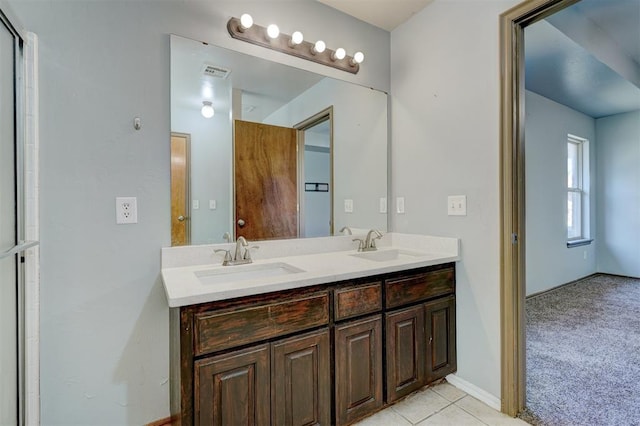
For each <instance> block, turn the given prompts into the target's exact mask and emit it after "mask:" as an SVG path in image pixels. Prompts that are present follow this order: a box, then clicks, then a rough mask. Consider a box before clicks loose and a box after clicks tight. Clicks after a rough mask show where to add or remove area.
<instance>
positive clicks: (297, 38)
mask: <svg viewBox="0 0 640 426" xmlns="http://www.w3.org/2000/svg"><path fill="white" fill-rule="evenodd" d="M302 40H304V37H303V36H302V33H301V32H300V31H294V33H293V34H291V43H292V44H294V45H296V44H300V43H302Z"/></svg>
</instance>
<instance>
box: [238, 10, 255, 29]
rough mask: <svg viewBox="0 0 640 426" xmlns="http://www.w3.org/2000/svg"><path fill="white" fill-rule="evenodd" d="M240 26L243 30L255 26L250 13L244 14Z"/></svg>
mask: <svg viewBox="0 0 640 426" xmlns="http://www.w3.org/2000/svg"><path fill="white" fill-rule="evenodd" d="M240 25H241V27H242V30H248V29H249V28H251V27H252V26H253V18H252V17H251V15H249V14H248V13H243V14H242V16H241V17H240Z"/></svg>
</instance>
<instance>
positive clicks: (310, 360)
mask: <svg viewBox="0 0 640 426" xmlns="http://www.w3.org/2000/svg"><path fill="white" fill-rule="evenodd" d="M329 351H330V346H329V331H328V330H327V329H323V330H320V331H318V332H314V333H311V334H306V335H304V336H296V337H291V338H289V339H285V340H282V341H280V342H275V343H274V344H273V346H272V350H271V365H272V370H271V389H272V391H271V399H272V402H273V403H272V407H271V410H272V418H273V422H272V424H274V425H287V426H301V425H329V424H331V367H330V352H329Z"/></svg>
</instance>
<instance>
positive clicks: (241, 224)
mask: <svg viewBox="0 0 640 426" xmlns="http://www.w3.org/2000/svg"><path fill="white" fill-rule="evenodd" d="M245 223H246V222H245V221H244V220H242V219H238V226H239V227H240V228H242V227H243V226H244V225H245Z"/></svg>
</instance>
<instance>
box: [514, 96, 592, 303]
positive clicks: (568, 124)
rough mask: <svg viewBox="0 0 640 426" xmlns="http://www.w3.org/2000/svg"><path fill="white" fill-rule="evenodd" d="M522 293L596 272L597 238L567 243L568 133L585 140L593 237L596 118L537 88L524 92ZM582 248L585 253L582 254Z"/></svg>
mask: <svg viewBox="0 0 640 426" xmlns="http://www.w3.org/2000/svg"><path fill="white" fill-rule="evenodd" d="M525 102H526V104H525V112H526V119H525V150H526V153H527V155H526V160H525V174H526V178H525V181H526V182H525V185H526V187H525V194H526V200H525V202H526V206H527V207H526V208H527V214H526V240H525V244H526V264H527V268H526V283H527V295H530V294H534V293H539V292H541V291H545V290H548V289H550V288H553V287H557V286H559V285H562V284H565V283H568V282H571V281H574V280H577V279H579V278H583V277H585V276H587V275H591V274H593V273H595V272H596V247H597V244H598V239H596V241H594V242H593V243H591V244H590V245H588V246H579V247H572V248H568V247H567V224H566V217H567V135H568V134H572V135H574V136H579V137H581V138H584V139H587V140H589V153H590V155H589V160H590V161H589V163H590V165H589V170H590V172H591V173H590V177H591V179H589V182H590V184H589V187H585V191H586V193H587V195H588V198H589V209H588V213H589V214H588V215H589V217H590V221H589V222H590V229H589V235H590V236H591V237H592V238H593V237H595V230H596V222H597V217H596V215H595V206H596V199H597V194H596V192H595V189H596V184H595V175H596V167H595V166H596V162H595V157H596V155H595V154H596V146H597V145H598V141H599V139H598V138H596V131H595V120H594V119H593V118H591V117H589V116H587V115H585V114H582V113H580V112H578V111H575V110H573V109H571V108H569V107H566V106H564V105H561V104H559V103H557V102H554V101H552V100H550V99H547V98H545V97H543V96H540V95H538V94H536V93H533V92H530V91H527V92H526V96H525ZM585 254H586V258H585Z"/></svg>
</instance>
